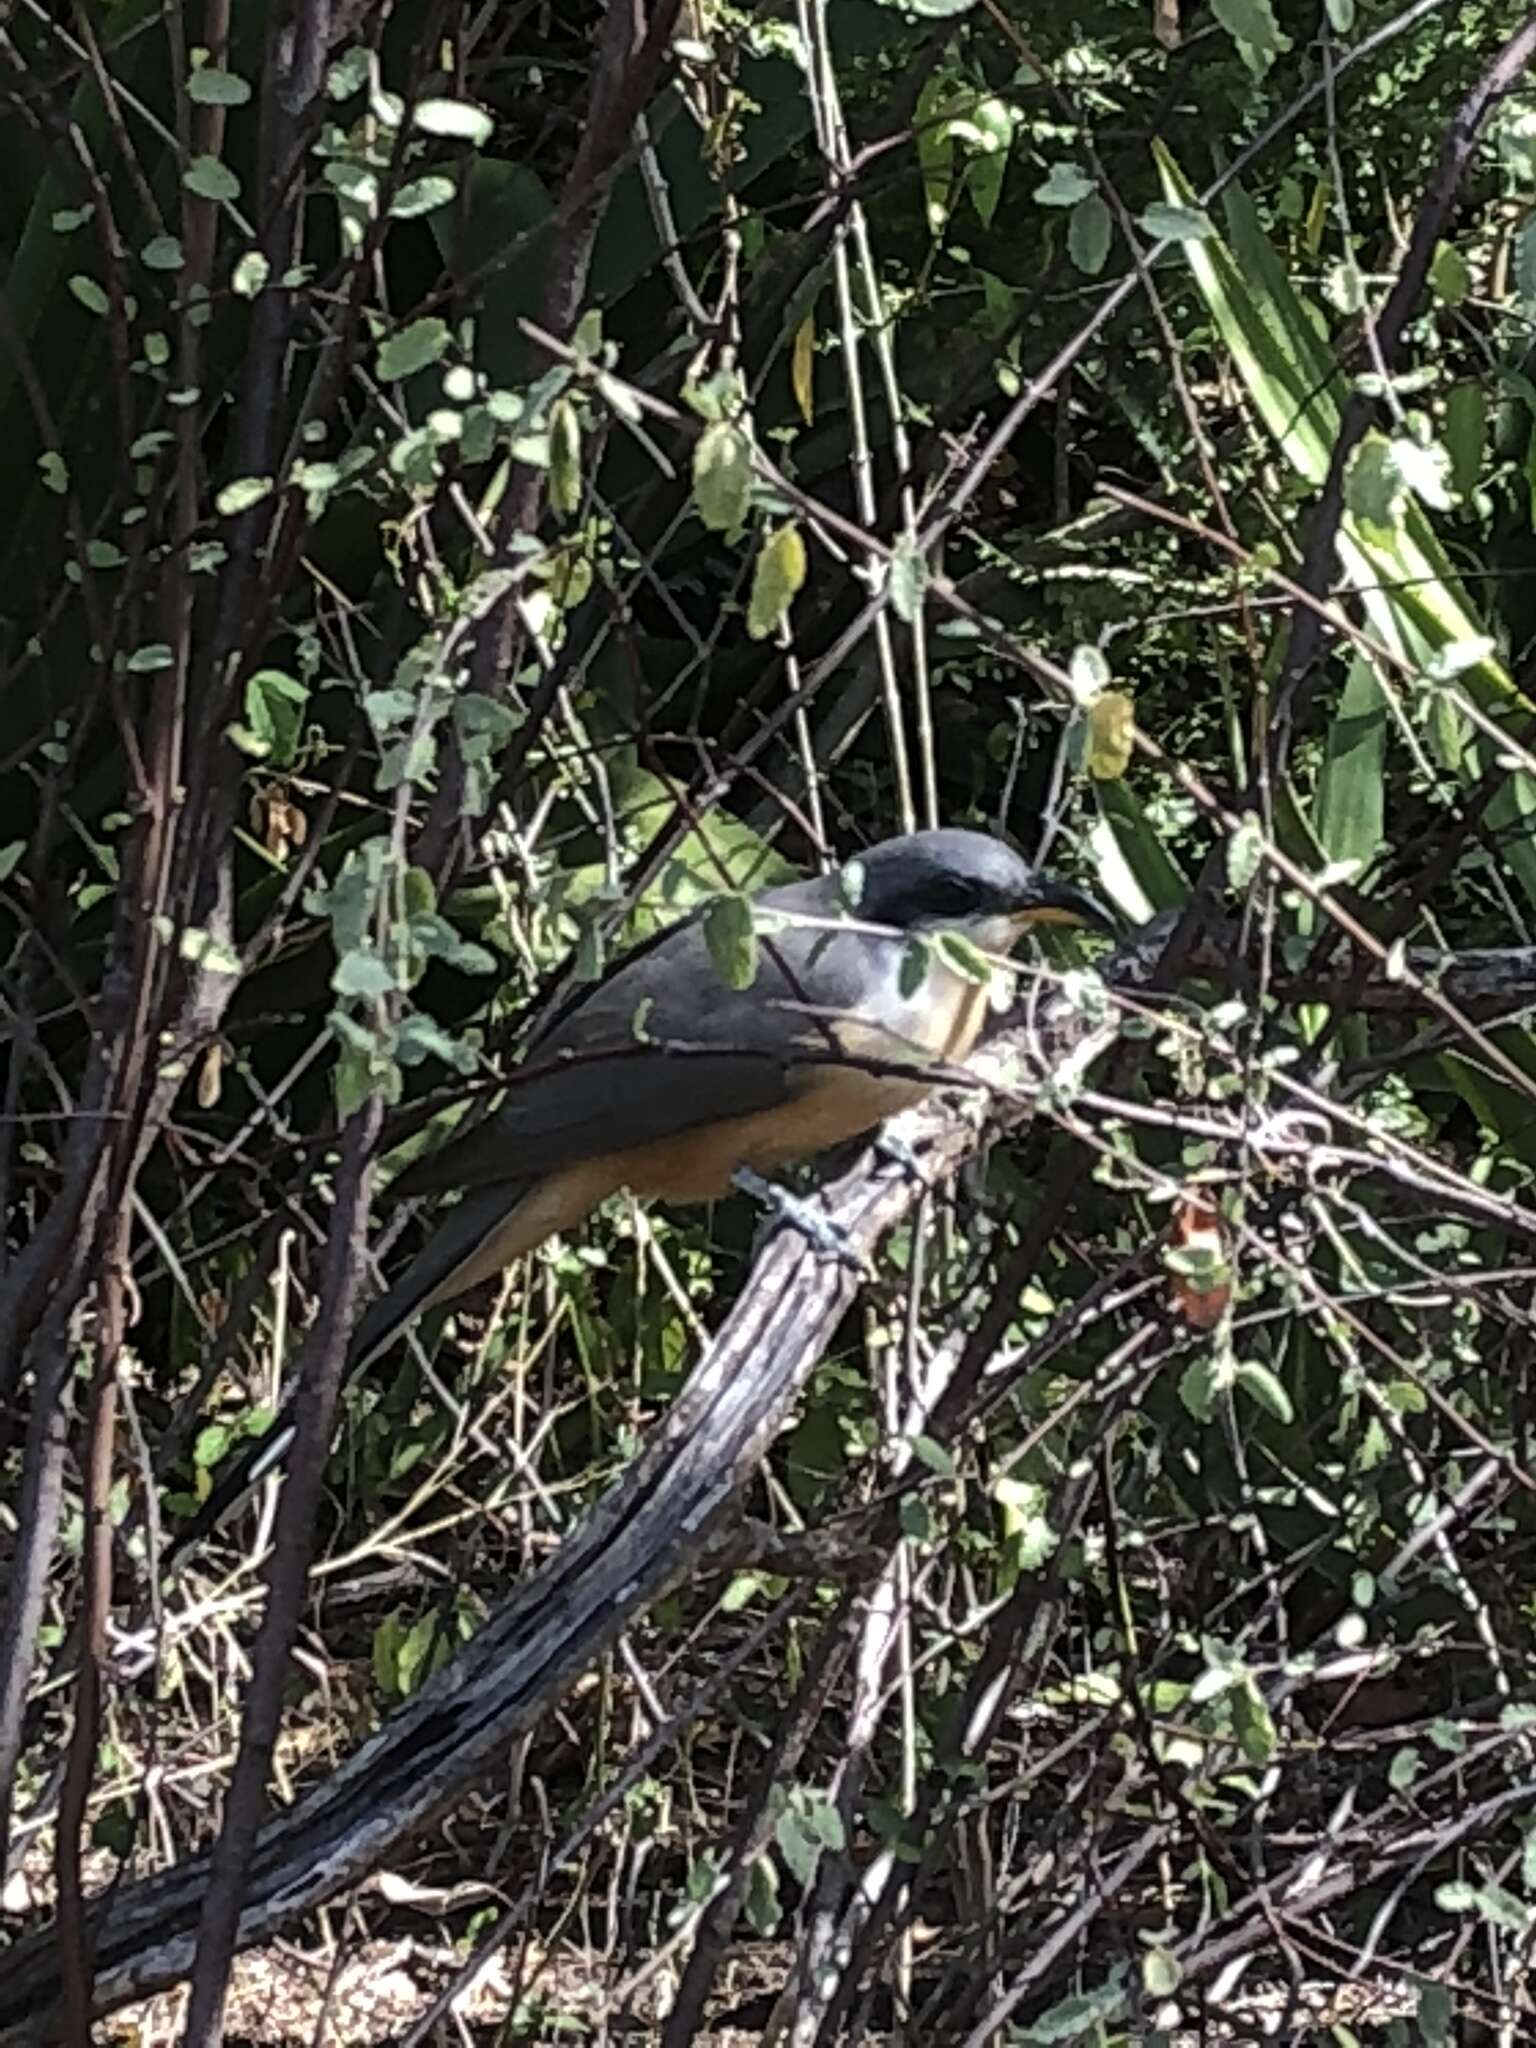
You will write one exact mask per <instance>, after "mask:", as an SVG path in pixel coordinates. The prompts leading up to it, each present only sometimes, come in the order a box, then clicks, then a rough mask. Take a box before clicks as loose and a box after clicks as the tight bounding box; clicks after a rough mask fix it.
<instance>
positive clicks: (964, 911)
mask: <svg viewBox="0 0 1536 2048" xmlns="http://www.w3.org/2000/svg"><path fill="white" fill-rule="evenodd" d="M840 879H841V884H842V894H843V901H844V903H845V904H846V905H847V908H848V910H849V912H850V914H851V915H852V916H854V917H856V918H858V919H859V920H860V921H861V922H863V923H868V924H884V925H892V926H894V927H895V928H896V929H897V930H899V931H959V932H963V933H964V934H965V935H966V936H967V937H968V938H971V939H973V940H974V941H975V942H976V944H977V945H979V946H984V947H986V948H987V949H988V950H989V951H993V952H1006V951H1007V949H1008V947H1009V946H1011V945H1012V944H1013V943H1014V941H1015V940H1016V939H1017V938H1018V936H1019V933H1020V932H1021V931H1022V930H1023V929H1024V928H1025V927H1026V926H1027V925H1030V924H1087V925H1093V926H1095V927H1096V928H1097V929H1098V930H1100V931H1109V930H1112V929H1113V927H1112V924H1111V921H1110V919H1109V917H1108V916H1107V914H1106V913H1105V912H1104V911H1103V910H1102V909H1101V908H1100V906H1099V905H1098V904H1097V903H1095V902H1094V900H1093V898H1092V897H1091V896H1090V895H1088V894H1087V892H1086V891H1085V890H1082V889H1079V888H1078V887H1077V885H1076V884H1075V883H1073V882H1064V881H1061V880H1060V879H1058V878H1057V877H1056V876H1054V875H1049V874H1046V873H1045V872H1044V870H1042V869H1038V868H1032V867H1031V866H1030V865H1029V863H1028V861H1026V860H1025V859H1024V858H1023V856H1022V855H1021V854H1018V853H1016V852H1015V851H1014V849H1013V848H1012V847H1011V846H1009V845H1007V844H1006V842H1005V841H1003V840H1001V839H994V838H993V837H992V836H991V834H990V833H987V832H962V831H953V830H952V831H944V832H909V833H907V834H905V835H904V836H903V837H902V838H900V839H885V840H882V841H881V843H880V844H879V845H878V846H871V847H869V848H868V849H867V850H866V851H865V852H863V853H861V854H859V855H858V856H857V857H856V858H855V859H853V860H851V861H848V862H846V863H845V865H844V867H843V871H842V876H841V878H840Z"/></svg>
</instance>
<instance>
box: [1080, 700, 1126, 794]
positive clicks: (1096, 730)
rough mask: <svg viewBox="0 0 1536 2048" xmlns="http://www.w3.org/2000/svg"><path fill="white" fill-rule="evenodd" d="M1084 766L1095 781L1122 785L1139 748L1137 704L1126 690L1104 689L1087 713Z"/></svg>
mask: <svg viewBox="0 0 1536 2048" xmlns="http://www.w3.org/2000/svg"><path fill="white" fill-rule="evenodd" d="M1084 723H1085V726H1086V729H1087V736H1086V739H1085V742H1084V746H1083V765H1084V767H1085V768H1086V769H1087V770H1088V773H1089V774H1090V775H1091V776H1092V778H1093V779H1094V781H1095V782H1118V781H1119V780H1120V777H1121V776H1122V775H1123V774H1124V773H1125V771H1126V769H1127V768H1129V767H1130V765H1131V756H1132V754H1133V753H1134V751H1135V747H1136V702H1135V699H1134V698H1133V697H1132V696H1131V695H1130V693H1129V691H1126V690H1100V691H1099V692H1098V694H1097V695H1096V696H1095V697H1094V698H1093V700H1092V701H1091V702H1090V703H1089V704H1088V706H1087V707H1086V710H1085V712H1084Z"/></svg>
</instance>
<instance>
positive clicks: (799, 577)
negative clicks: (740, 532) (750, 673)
mask: <svg viewBox="0 0 1536 2048" xmlns="http://www.w3.org/2000/svg"><path fill="white" fill-rule="evenodd" d="M805 573H806V556H805V542H804V540H803V539H802V538H801V534H800V529H799V527H798V526H796V525H795V523H794V522H793V520H791V521H789V522H788V523H786V524H785V525H783V526H777V527H775V528H774V530H773V532H772V533H770V534H769V536H768V538H767V539H766V540H765V541H764V542H763V544H762V546H761V547H760V548H759V549H758V554H757V561H756V562H755V564H754V565H753V569H752V595H751V597H750V598H749V599H748V602H747V632H748V634H749V636H750V637H751V638H752V639H753V640H766V639H768V638H769V637H770V636H771V635H772V634H774V633H776V632H777V631H778V630H779V627H780V626H781V625H782V623H783V622H784V620H785V619H786V618H787V617H788V616H789V608H790V606H791V605H792V604H793V603H794V601H795V598H796V597H797V596H798V594H799V592H800V590H801V588H802V587H803V585H804V583H805Z"/></svg>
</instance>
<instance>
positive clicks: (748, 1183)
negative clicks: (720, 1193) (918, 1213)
mask: <svg viewBox="0 0 1536 2048" xmlns="http://www.w3.org/2000/svg"><path fill="white" fill-rule="evenodd" d="M731 1181H732V1184H733V1185H734V1186H736V1187H738V1188H740V1190H741V1192H742V1193H743V1194H744V1195H750V1196H751V1197H752V1199H753V1200H754V1201H755V1202H759V1203H761V1205H762V1206H763V1208H765V1209H766V1210H767V1211H768V1214H769V1215H770V1216H771V1217H772V1218H773V1219H774V1221H775V1222H777V1223H787V1224H789V1226H790V1227H791V1229H793V1230H798V1231H799V1233H800V1235H801V1236H802V1237H803V1238H804V1239H805V1240H806V1242H807V1243H808V1244H810V1245H813V1246H814V1247H815V1249H816V1250H817V1251H819V1252H820V1253H821V1255H822V1257H823V1258H825V1259H836V1260H837V1261H838V1263H839V1264H840V1265H844V1266H851V1267H852V1268H853V1270H854V1271H855V1272H856V1273H862V1272H863V1271H864V1270H865V1262H864V1260H863V1259H862V1258H861V1257H860V1256H859V1254H858V1252H857V1251H855V1249H854V1247H853V1246H852V1245H851V1244H850V1243H849V1241H848V1234H847V1232H846V1231H845V1230H843V1229H842V1228H841V1226H840V1225H838V1224H836V1223H834V1222H833V1221H832V1219H831V1217H830V1216H827V1215H825V1214H823V1213H822V1211H821V1210H819V1209H817V1208H816V1207H814V1205H813V1204H812V1203H810V1202H807V1201H805V1200H804V1199H803V1198H802V1197H801V1196H799V1195H796V1194H792V1193H791V1192H790V1190H789V1189H788V1188H784V1187H780V1186H779V1184H778V1182H777V1181H771V1180H765V1179H764V1178H763V1176H762V1175H761V1174H760V1173H754V1172H753V1170H752V1168H751V1167H750V1166H738V1167H737V1169H736V1171H735V1172H734V1173H733V1174H732V1175H731Z"/></svg>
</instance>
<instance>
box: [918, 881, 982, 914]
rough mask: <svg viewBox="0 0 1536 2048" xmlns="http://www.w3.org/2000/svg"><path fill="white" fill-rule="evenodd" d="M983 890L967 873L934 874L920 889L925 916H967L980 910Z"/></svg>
mask: <svg viewBox="0 0 1536 2048" xmlns="http://www.w3.org/2000/svg"><path fill="white" fill-rule="evenodd" d="M984 894H985V892H984V891H983V889H982V887H981V885H980V883H979V882H975V881H973V880H972V879H971V878H970V877H969V876H967V875H934V876H933V877H932V879H931V880H930V881H928V882H927V883H925V885H924V887H923V890H922V914H923V916H925V917H967V916H969V915H970V914H971V912H973V911H976V910H980V909H981V907H982V900H983V896H984Z"/></svg>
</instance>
